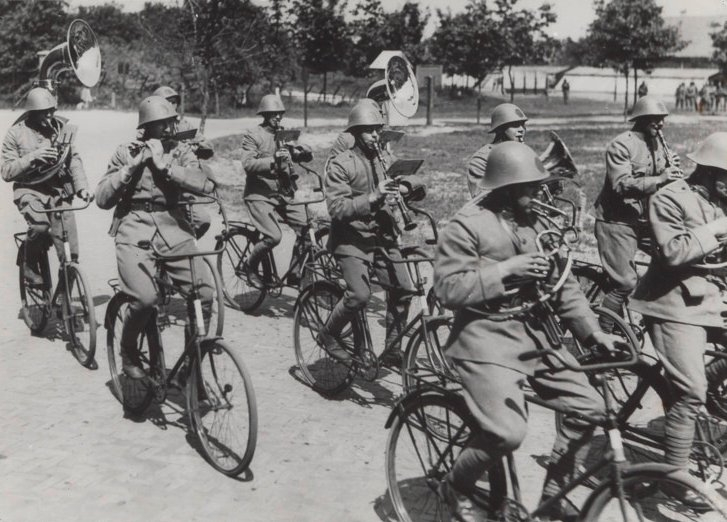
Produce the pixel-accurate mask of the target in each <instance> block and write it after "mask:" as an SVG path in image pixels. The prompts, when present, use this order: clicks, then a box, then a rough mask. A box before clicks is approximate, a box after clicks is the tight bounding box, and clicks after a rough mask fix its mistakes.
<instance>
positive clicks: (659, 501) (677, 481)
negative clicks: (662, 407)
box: [581, 463, 727, 522]
mask: <svg viewBox="0 0 727 522" xmlns="http://www.w3.org/2000/svg"><path fill="white" fill-rule="evenodd" d="M622 488H623V492H624V497H623V499H624V500H625V502H624V508H625V509H626V510H630V511H627V513H623V512H622V507H621V502H620V497H619V496H618V490H619V488H618V487H617V485H616V484H615V483H614V481H613V479H610V480H605V481H603V482H602V483H601V484H599V486H598V487H597V488H596V489H595V490H594V491H593V492H592V493H591V494H590V495H589V497H588V499H586V502H585V504H584V506H583V509H582V510H581V520H588V521H598V520H602V521H604V522H605V521H606V520H608V521H609V522H611V521H614V520H629V521H631V520H660V521H661V520H670V521H687V520H695V521H696V520H699V521H702V522H707V521H709V520H721V521H724V520H727V505H726V503H725V500H724V499H723V498H721V497H720V496H718V495H717V494H716V493H715V492H714V491H713V490H712V489H711V488H709V487H708V486H706V485H705V484H704V483H702V482H700V481H699V480H697V479H695V478H694V477H691V476H689V475H688V474H687V473H686V472H684V471H681V470H677V469H676V468H674V467H673V466H668V465H666V464H655V463H651V464H642V465H639V464H637V465H634V466H629V467H628V468H626V469H624V470H623V471H622ZM686 491H690V492H691V493H692V495H694V496H695V497H696V498H698V499H700V500H701V501H703V502H704V503H705V504H707V505H709V506H710V507H711V509H712V511H710V512H704V511H697V510H695V509H692V508H690V507H688V506H687V505H685V504H684V502H682V501H681V500H680V499H677V498H674V493H676V492H682V493H684V492H686ZM629 512H630V513H631V515H630V516H628V513H629Z"/></svg>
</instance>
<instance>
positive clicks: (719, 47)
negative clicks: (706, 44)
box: [709, 22, 727, 74]
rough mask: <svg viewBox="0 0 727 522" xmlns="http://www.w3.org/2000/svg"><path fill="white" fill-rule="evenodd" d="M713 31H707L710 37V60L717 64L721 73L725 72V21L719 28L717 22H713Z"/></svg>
mask: <svg viewBox="0 0 727 522" xmlns="http://www.w3.org/2000/svg"><path fill="white" fill-rule="evenodd" d="M712 28H713V29H714V32H711V33H709V36H710V37H711V38H712V47H714V51H713V52H712V60H714V61H715V62H716V63H717V65H719V69H720V71H722V74H725V73H727V22H725V23H724V25H723V26H722V27H721V28H720V26H719V24H718V23H713V24H712Z"/></svg>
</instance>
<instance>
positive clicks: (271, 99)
mask: <svg viewBox="0 0 727 522" xmlns="http://www.w3.org/2000/svg"><path fill="white" fill-rule="evenodd" d="M266 112H285V106H284V105H283V100H281V99H280V96H278V95H277V94H266V95H265V96H263V97H262V99H261V100H260V105H259V106H258V108H257V114H265V113H266Z"/></svg>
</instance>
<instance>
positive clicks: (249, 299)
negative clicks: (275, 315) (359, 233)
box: [215, 164, 335, 313]
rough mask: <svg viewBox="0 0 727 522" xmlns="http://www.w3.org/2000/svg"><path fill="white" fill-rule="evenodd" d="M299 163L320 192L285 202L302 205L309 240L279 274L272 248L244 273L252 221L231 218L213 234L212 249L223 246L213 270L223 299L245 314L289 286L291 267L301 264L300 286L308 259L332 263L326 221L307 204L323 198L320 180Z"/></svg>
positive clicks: (307, 277) (254, 238) (306, 280)
mask: <svg viewBox="0 0 727 522" xmlns="http://www.w3.org/2000/svg"><path fill="white" fill-rule="evenodd" d="M300 166H301V167H303V168H304V169H305V170H306V171H308V172H309V173H311V174H313V175H314V176H315V178H316V179H317V180H318V186H317V187H315V188H314V189H313V192H318V193H320V194H321V195H320V196H319V197H317V198H313V199H310V200H306V201H292V202H289V203H288V205H291V206H300V205H303V206H304V208H305V213H306V221H307V225H306V228H307V230H305V233H307V234H308V236H309V242H307V244H306V245H304V247H303V250H302V251H300V252H294V255H295V256H296V257H295V259H294V260H293V262H292V263H291V266H290V268H288V270H287V271H286V272H285V273H284V274H283V275H282V276H280V275H279V274H278V267H277V264H276V262H275V255H274V254H273V251H272V250H271V251H269V252H267V253H266V254H265V255H264V256H263V258H262V259H261V260H260V262H259V263H258V265H257V267H256V271H255V273H254V274H253V275H252V277H251V274H250V273H249V272H248V271H249V270H250V267H248V266H247V263H246V261H247V259H248V257H249V255H250V252H251V250H252V248H253V247H254V246H255V244H256V243H257V242H258V241H259V240H260V232H259V231H258V230H257V229H256V228H255V227H254V225H252V223H247V222H243V221H233V222H231V223H230V225H231V227H230V229H229V230H225V231H223V232H222V233H221V234H219V235H218V236H217V244H216V246H215V249H216V250H221V249H223V250H222V252H221V253H220V254H219V256H218V257H217V269H218V271H219V273H220V275H221V279H222V287H223V293H224V296H225V302H226V303H227V304H228V305H229V306H230V307H232V308H234V309H236V310H241V311H243V312H246V313H250V312H253V311H254V310H255V309H257V308H258V307H259V306H260V305H261V304H262V302H263V301H264V300H265V296H266V295H268V294H271V295H275V296H278V295H280V293H281V292H282V290H283V288H284V287H286V286H293V285H289V284H288V283H287V279H288V276H289V275H291V273H292V271H293V268H294V267H295V266H301V267H303V273H302V276H301V281H300V283H299V285H297V286H299V287H300V288H301V289H302V288H305V287H306V286H307V285H308V284H310V283H311V282H312V281H313V278H314V275H313V274H312V273H311V272H310V271H308V270H306V268H305V267H306V265H308V264H309V262H311V261H312V260H314V259H315V260H316V261H317V262H318V263H319V264H321V265H322V264H326V265H327V266H328V267H329V268H330V270H331V271H332V270H333V266H335V264H334V263H333V261H332V258H331V257H330V255H329V254H327V252H326V251H325V244H324V238H325V237H326V236H327V235H328V226H327V223H325V222H324V221H322V220H319V219H316V218H313V217H311V215H310V209H309V207H310V205H313V204H316V203H321V202H323V201H325V195H324V194H323V181H322V180H321V177H320V176H319V175H318V173H316V172H315V171H313V170H311V169H309V168H307V167H306V166H305V165H302V164H301V165H300ZM254 280H257V281H254Z"/></svg>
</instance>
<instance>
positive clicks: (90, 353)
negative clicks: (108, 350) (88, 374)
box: [63, 263, 97, 368]
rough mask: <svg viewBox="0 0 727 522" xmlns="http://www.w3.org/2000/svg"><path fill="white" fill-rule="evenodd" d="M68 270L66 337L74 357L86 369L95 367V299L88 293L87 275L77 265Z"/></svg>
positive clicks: (70, 266) (64, 301)
mask: <svg viewBox="0 0 727 522" xmlns="http://www.w3.org/2000/svg"><path fill="white" fill-rule="evenodd" d="M67 269H68V284H69V285H70V288H69V289H67V293H68V301H66V300H65V299H63V306H64V308H66V307H67V306H69V307H70V309H66V310H64V313H63V316H64V318H65V327H66V335H68V337H69V342H70V344H71V349H72V351H73V355H74V356H75V357H76V359H77V360H78V362H79V363H81V365H82V366H85V367H86V368H89V367H94V366H96V364H95V362H96V361H95V356H96V329H97V324H96V311H95V308H94V305H93V297H92V296H91V294H90V293H89V292H88V290H89V289H90V288H91V287H90V286H89V284H88V280H87V279H86V276H85V274H84V273H83V271H81V267H79V266H78V265H77V264H76V263H71V264H69V265H68V267H67Z"/></svg>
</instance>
